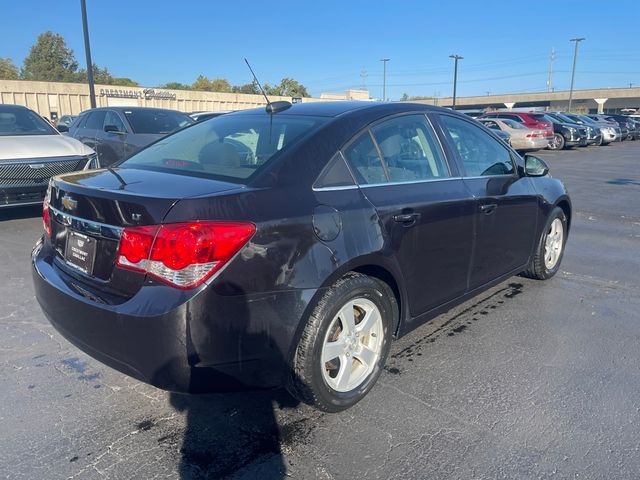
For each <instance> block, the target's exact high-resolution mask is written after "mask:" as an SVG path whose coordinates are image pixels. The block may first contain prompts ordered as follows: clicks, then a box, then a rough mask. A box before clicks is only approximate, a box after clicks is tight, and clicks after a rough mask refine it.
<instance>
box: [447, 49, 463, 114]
mask: <svg viewBox="0 0 640 480" xmlns="http://www.w3.org/2000/svg"><path fill="white" fill-rule="evenodd" d="M449 58H453V60H454V62H455V63H454V67H453V106H452V108H453V109H454V110H455V109H456V87H457V86H458V60H462V59H463V58H464V57H461V56H460V55H456V54H454V55H449Z"/></svg>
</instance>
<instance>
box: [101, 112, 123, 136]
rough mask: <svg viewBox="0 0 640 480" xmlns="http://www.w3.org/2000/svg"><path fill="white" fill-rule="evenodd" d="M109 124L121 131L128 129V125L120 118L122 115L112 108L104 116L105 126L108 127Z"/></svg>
mask: <svg viewBox="0 0 640 480" xmlns="http://www.w3.org/2000/svg"><path fill="white" fill-rule="evenodd" d="M107 125H111V126H114V127H116V128H117V129H118V131H119V132H126V131H127V127H125V126H124V122H123V121H122V119H121V118H120V115H118V114H117V113H116V112H114V111H112V110H109V111H108V112H107V114H106V115H105V117H104V126H105V127H106V126H107Z"/></svg>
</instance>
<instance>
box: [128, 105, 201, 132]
mask: <svg viewBox="0 0 640 480" xmlns="http://www.w3.org/2000/svg"><path fill="white" fill-rule="evenodd" d="M124 114H125V116H126V117H127V120H129V123H130V124H131V128H133V132H134V133H154V134H163V135H166V134H169V133H172V132H175V131H176V130H180V129H181V128H184V127H186V126H187V125H190V124H192V123H193V119H192V118H191V117H189V116H187V115H185V114H184V113H180V112H173V111H171V110H125V111H124Z"/></svg>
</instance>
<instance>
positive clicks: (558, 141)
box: [549, 133, 566, 150]
mask: <svg viewBox="0 0 640 480" xmlns="http://www.w3.org/2000/svg"><path fill="white" fill-rule="evenodd" d="M565 143H566V142H565V140H564V137H563V136H562V134H561V133H554V134H553V138H552V139H551V141H549V150H562V149H563V148H564V146H565Z"/></svg>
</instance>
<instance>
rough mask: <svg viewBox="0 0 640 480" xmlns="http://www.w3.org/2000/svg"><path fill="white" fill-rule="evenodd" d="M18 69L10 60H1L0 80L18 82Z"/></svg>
mask: <svg viewBox="0 0 640 480" xmlns="http://www.w3.org/2000/svg"><path fill="white" fill-rule="evenodd" d="M18 77H19V72H18V67H16V66H15V65H14V63H13V62H12V61H11V59H10V58H0V78H1V79H3V80H18Z"/></svg>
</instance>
